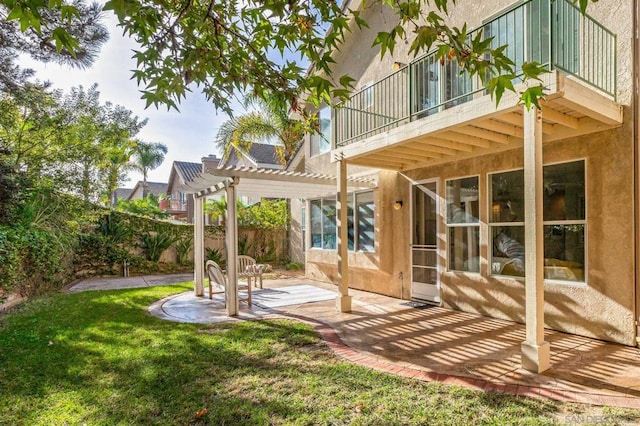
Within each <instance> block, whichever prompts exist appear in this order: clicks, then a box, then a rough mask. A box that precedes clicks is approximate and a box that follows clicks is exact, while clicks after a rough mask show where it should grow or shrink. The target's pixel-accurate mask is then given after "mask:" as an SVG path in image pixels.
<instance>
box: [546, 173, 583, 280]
mask: <svg viewBox="0 0 640 426" xmlns="http://www.w3.org/2000/svg"><path fill="white" fill-rule="evenodd" d="M585 193H586V192H585V166H584V161H574V162H571V163H562V164H553V165H549V166H545V167H544V214H543V217H544V276H545V278H548V279H558V280H565V281H584V277H585V274H584V269H585V268H584V267H585V234H586V227H587V221H586V202H585Z"/></svg>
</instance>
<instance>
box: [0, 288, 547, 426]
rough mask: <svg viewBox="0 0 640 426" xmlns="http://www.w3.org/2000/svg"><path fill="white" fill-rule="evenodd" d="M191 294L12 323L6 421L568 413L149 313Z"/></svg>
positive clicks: (289, 340)
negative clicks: (198, 414) (167, 300)
mask: <svg viewBox="0 0 640 426" xmlns="http://www.w3.org/2000/svg"><path fill="white" fill-rule="evenodd" d="M182 290H183V288H181V287H156V288H145V289H136V290H118V291H109V292H87V293H78V294H68V295H58V296H52V297H46V298H42V299H38V300H35V301H33V302H29V303H28V304H27V305H26V306H25V307H23V308H21V309H19V310H17V311H16V312H14V313H12V314H10V315H6V316H4V317H2V318H0V388H1V389H2V393H1V395H0V419H2V420H0V423H4V422H6V423H7V424H63V423H87V424H96V423H99V424H189V423H210V424H279V423H280V424H281V423H293V422H296V423H313V424H317V423H340V424H342V423H349V424H380V423H387V424H389V423H394V424H395V423H403V424H411V423H414V424H420V423H422V424H424V423H429V424H452V422H453V423H457V424H464V423H467V422H472V423H476V422H475V421H474V420H477V419H484V420H486V421H487V422H489V423H491V422H492V421H493V422H494V423H495V421H498V420H499V421H502V420H505V421H507V420H509V419H511V420H514V419H515V420H522V419H537V422H536V423H537V424H539V423H540V422H545V421H547V420H548V418H545V417H544V416H547V415H548V414H549V412H552V411H554V410H556V409H557V404H555V403H550V402H542V401H536V400H523V399H518V398H514V397H506V396H498V395H493V396H492V395H487V394H483V393H481V392H472V391H468V390H462V389H458V388H454V387H445V386H443V385H440V384H424V383H420V382H416V381H411V380H407V379H402V378H398V377H394V376H390V375H386V374H382V373H377V372H375V371H372V370H369V369H366V368H362V367H358V366H355V365H353V364H350V363H345V362H340V361H338V360H336V359H335V358H334V357H333V355H332V354H331V353H329V352H328V351H327V350H326V349H323V348H324V346H323V345H321V343H320V342H319V340H318V337H317V335H316V333H315V332H314V331H313V330H311V329H310V328H309V326H307V325H303V324H300V323H297V322H292V321H260V322H255V321H253V322H244V323H236V324H233V325H231V324H219V325H215V326H210V325H209V326H203V325H193V324H177V323H172V322H167V321H163V320H160V319H157V318H155V317H152V316H150V315H149V314H148V313H147V311H146V309H147V307H148V305H149V304H151V303H152V302H154V301H156V300H158V299H160V298H162V297H165V296H167V295H169V294H171V293H175V292H176V291H182ZM309 348H312V349H313V350H309ZM203 409H206V410H207V412H206V414H203V415H202V416H201V417H200V418H196V417H195V414H196V412H198V411H200V410H203ZM505 412H506V413H509V415H511V416H512V417H505ZM484 420H483V421H484Z"/></svg>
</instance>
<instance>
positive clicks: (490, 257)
mask: <svg viewBox="0 0 640 426" xmlns="http://www.w3.org/2000/svg"><path fill="white" fill-rule="evenodd" d="M517 171H522V172H523V176H522V179H523V188H524V168H523V167H516V168H512V169H504V170H498V171H495V172H488V173H487V232H488V233H487V236H488V239H487V251H488V256H487V261H488V265H487V266H488V267H487V271H488V275H489V276H490V277H500V278H510V279H515V280H520V281H524V278H525V277H524V273H523V275H522V276H520V275H508V274H500V273H494V272H493V233H492V229H493V228H494V227H505V226H513V227H522V228H523V229H524V226H525V221H524V218H523V220H522V221H517V222H493V221H492V217H493V216H492V214H493V199H492V197H493V187H492V179H491V176H493V175H497V174H503V173H512V172H517ZM523 199H524V193H523ZM523 201H524V200H523ZM522 210H523V212H524V205H523V207H522ZM523 245H524V244H523ZM525 247H526V246H525ZM525 258H526V254H525Z"/></svg>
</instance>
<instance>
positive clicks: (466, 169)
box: [192, 0, 640, 372]
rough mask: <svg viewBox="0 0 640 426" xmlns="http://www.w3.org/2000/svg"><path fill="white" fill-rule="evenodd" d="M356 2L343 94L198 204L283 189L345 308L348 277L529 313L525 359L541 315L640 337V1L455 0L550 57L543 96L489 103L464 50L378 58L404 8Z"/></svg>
mask: <svg viewBox="0 0 640 426" xmlns="http://www.w3.org/2000/svg"><path fill="white" fill-rule="evenodd" d="M348 7H350V8H351V9H361V16H362V17H363V18H364V19H365V20H366V21H367V22H368V23H369V28H365V29H362V30H360V29H357V28H355V25H354V28H353V31H352V32H350V33H348V34H347V41H346V43H345V45H343V46H342V47H341V49H340V51H339V52H338V53H336V55H335V57H334V60H335V64H334V70H333V71H334V73H335V75H343V74H349V75H350V76H351V77H353V78H354V79H355V86H356V91H355V92H354V93H353V94H352V97H351V99H350V101H349V102H348V103H347V104H346V105H344V106H342V107H339V108H330V107H329V106H324V107H322V108H321V109H320V110H319V111H318V113H319V118H320V132H319V133H318V134H312V135H308V136H307V137H306V139H305V142H304V145H303V147H302V149H301V151H300V152H299V154H298V155H297V156H296V158H294V161H292V162H291V164H290V165H289V168H288V169H287V170H285V171H282V172H277V173H274V172H272V171H269V170H258V171H255V172H251V171H249V170H245V169H232V168H230V169H224V170H220V169H219V170H213V169H212V168H207V167H205V173H203V175H201V177H200V178H199V179H198V180H197V182H195V184H194V185H193V187H192V188H193V191H194V192H195V193H196V200H197V203H199V206H200V207H197V209H198V208H201V205H202V199H203V197H206V196H207V194H210V193H215V192H219V191H223V190H226V191H227V194H230V195H231V196H233V197H235V194H236V192H237V193H239V194H240V193H242V185H243V182H245V185H246V191H248V192H250V191H252V190H254V191H258V190H262V191H263V192H273V193H278V194H280V196H282V197H287V198H290V199H292V203H291V206H292V221H293V223H292V234H291V241H292V244H291V246H292V247H293V248H294V249H293V251H292V253H291V256H292V258H293V259H300V260H304V262H305V265H306V274H307V275H308V277H310V278H314V279H318V280H323V281H327V282H333V283H335V284H337V291H338V294H337V298H336V307H337V309H338V310H340V311H342V312H348V311H350V310H351V297H350V295H349V289H350V288H354V289H360V290H366V291H370V292H376V293H381V294H385V295H389V296H392V297H396V298H401V299H415V300H417V301H422V302H425V303H433V304H438V305H441V306H444V307H447V308H451V309H456V310H461V311H466V312H475V313H479V314H482V315H486V316H490V317H495V318H501V319H507V320H512V321H516V322H520V323H525V324H526V341H525V342H523V344H522V365H523V366H524V367H525V368H527V369H529V370H533V371H537V372H541V371H544V370H545V369H547V368H548V367H549V343H548V342H545V340H544V328H545V327H548V328H551V329H554V330H559V331H564V332H568V333H573V334H578V335H583V336H588V337H593V338H597V339H602V340H607V341H612V342H618V343H621V344H624V345H636V344H638V329H637V320H638V318H639V313H640V285H639V277H640V273H639V268H640V261H639V260H638V254H639V253H640V250H639V248H640V243H639V238H638V229H639V228H640V226H639V225H640V219H639V217H640V213H639V212H640V206H639V204H638V198H637V194H638V182H639V181H640V179H639V178H640V172H639V170H638V167H639V165H640V161H638V158H639V157H638V156H639V153H640V149H639V147H638V123H639V122H640V121H639V119H638V105H637V102H638V97H637V96H634V93H637V92H638V87H639V86H638V75H639V73H638V67H639V66H640V65H639V61H638V57H637V53H638V42H637V39H635V38H634V36H635V34H634V19H633V16H634V13H636V11H637V10H636V8H635V2H634V1H623V0H610V1H609V0H607V1H601V2H598V3H590V4H589V8H588V13H589V14H588V15H587V16H584V15H582V14H581V13H580V11H579V10H578V8H577V7H576V6H575V5H573V4H572V2H571V1H568V0H555V1H552V0H531V1H524V2H512V1H509V0H497V1H495V2H457V3H456V4H455V5H453V4H450V18H451V23H452V24H453V25H459V26H461V25H462V24H463V23H464V22H466V23H467V24H468V25H469V27H470V28H476V29H482V31H483V34H484V36H485V37H493V41H492V43H495V45H496V46H498V45H505V44H508V45H509V47H508V49H507V54H508V55H509V56H510V57H511V58H512V59H513V60H514V62H515V63H516V64H521V63H523V62H525V61H537V62H540V63H543V64H546V65H547V67H548V69H549V70H550V72H549V73H546V74H544V75H543V76H542V81H543V84H544V86H545V88H546V89H545V94H546V96H545V98H544V100H543V101H542V103H541V109H539V110H538V109H536V108H532V109H527V108H525V107H524V106H523V105H522V104H520V103H519V102H518V97H517V95H516V94H512V93H507V94H505V95H504V97H503V98H502V100H501V102H500V103H499V104H498V105H496V103H495V100H494V99H491V97H490V96H489V95H488V94H487V92H486V91H485V89H484V87H482V85H481V84H480V83H479V82H478V81H476V79H471V78H469V77H468V76H467V75H466V74H465V73H464V72H461V70H460V69H458V67H457V65H456V63H455V62H451V61H446V62H445V63H444V64H441V63H440V61H437V60H434V56H433V55H432V54H431V53H427V54H425V55H422V56H419V57H416V58H414V57H413V56H412V55H409V53H408V49H409V45H404V44H402V43H399V44H398V45H396V49H395V51H394V52H393V55H390V54H387V55H386V56H385V57H384V58H382V59H380V51H379V48H370V47H368V46H372V45H373V40H374V38H375V36H376V34H377V32H378V31H389V30H390V29H391V28H393V27H394V26H395V25H397V18H395V17H394V15H393V14H392V13H391V11H390V10H389V9H387V8H386V6H384V5H381V4H378V3H376V4H367V7H366V8H364V7H363V5H362V2H360V1H358V0H354V1H351V2H348ZM207 173H209V174H208V175H207ZM211 176H214V177H211ZM216 179H222V180H216ZM332 183H333V185H334V186H333V191H330V190H329V188H330V186H331V185H332ZM314 186H315V188H316V190H315V192H314V190H313V188H314ZM321 193H322V194H321ZM319 194H321V195H319ZM231 213H233V212H231ZM231 216H233V214H232V215H231ZM229 231H231V233H230V234H231V235H232V236H233V227H229V228H228V232H229ZM198 233H199V231H198V226H196V234H195V237H196V238H195V244H196V251H195V252H196V253H197V252H200V251H201V246H202V243H201V241H200V242H198V238H199V237H198ZM229 241H230V243H229V244H228V246H229V247H231V248H232V247H234V244H233V241H232V239H231V240H229ZM296 241H297V243H296ZM233 257H234V256H233V252H231V254H230V259H231V260H232V259H233ZM198 268H200V269H198ZM201 268H202V267H201V265H199V262H198V261H196V274H195V277H196V284H195V287H196V294H198V295H200V294H202V276H203V271H202V269H201ZM230 268H231V270H233V268H232V267H230ZM230 282H233V279H232V278H230ZM230 293H231V294H233V288H231V289H230ZM231 301H233V300H231ZM227 306H228V309H229V314H230V315H233V314H234V313H235V312H237V309H236V306H237V301H236V303H235V304H233V303H228V304H227ZM425 332H427V331H425Z"/></svg>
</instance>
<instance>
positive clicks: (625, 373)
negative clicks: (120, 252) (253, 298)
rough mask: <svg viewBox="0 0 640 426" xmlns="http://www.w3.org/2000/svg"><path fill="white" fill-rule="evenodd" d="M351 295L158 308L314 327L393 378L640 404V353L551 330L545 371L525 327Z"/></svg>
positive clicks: (160, 312)
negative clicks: (534, 367)
mask: <svg viewBox="0 0 640 426" xmlns="http://www.w3.org/2000/svg"><path fill="white" fill-rule="evenodd" d="M264 284H265V285H264V287H265V288H264V290H256V293H255V294H259V293H260V292H261V291H269V289H272V290H273V289H278V290H279V289H285V288H287V287H291V286H300V285H307V286H313V287H316V288H319V289H323V290H327V291H335V287H334V286H333V285H331V284H327V283H321V282H318V281H312V280H308V279H305V278H289V279H271V280H265V282H264ZM350 295H352V297H353V301H352V306H351V311H350V312H339V311H337V310H336V309H335V307H334V303H335V302H334V301H333V300H322V301H315V302H310V303H302V304H294V305H286V306H281V307H278V308H275V309H265V308H264V307H260V306H257V305H254V306H252V307H248V306H246V305H242V306H241V308H240V309H239V310H238V312H237V315H236V316H234V317H229V316H228V315H227V312H226V310H225V307H224V300H223V298H222V297H221V296H220V295H217V296H216V297H214V299H213V300H209V299H208V298H206V297H205V298H199V297H196V296H195V295H194V293H193V292H188V293H183V294H181V295H177V296H172V297H170V298H167V299H164V300H160V301H158V302H157V303H155V304H154V305H152V306H151V307H150V312H151V313H152V314H153V315H156V316H158V317H161V318H164V319H168V320H171V321H182V322H199V323H221V322H228V321H241V320H257V319H269V318H280V317H285V318H291V319H295V320H301V321H304V322H308V323H310V324H312V325H314V326H315V328H316V330H317V331H318V332H320V334H321V335H322V337H323V339H324V340H325V342H326V344H327V345H328V346H329V347H330V348H331V349H332V350H333V351H334V352H335V353H336V354H337V355H338V356H341V357H343V358H346V359H347V360H350V361H353V362H356V363H358V364H362V365H365V366H368V367H371V368H374V369H377V370H381V371H386V372H389V373H392V374H398V375H403V376H406V377H412V378H415V379H417V380H424V381H440V382H444V383H450V384H457V385H461V386H464V387H468V388H473V389H482V390H486V391H492V392H500V393H507V394H512V395H521V396H529V397H547V398H552V399H556V400H562V401H574V402H581V403H589V404H594V405H609V406H619V407H627V408H640V350H639V349H638V348H632V347H627V346H623V345H618V344H614V343H607V342H602V341H598V340H594V339H589V338H585V337H580V336H574V335H569V334H565V333H560V332H555V331H550V330H546V331H545V340H546V341H548V342H551V343H552V345H551V354H550V355H551V368H550V369H548V370H547V371H545V372H544V373H542V374H536V373H533V372H530V371H527V370H525V369H523V368H522V367H521V365H520V344H521V342H522V340H524V338H525V326H524V325H522V324H517V323H513V322H510V321H503V320H497V319H492V318H487V317H483V316H481V315H477V314H470V313H464V312H458V311H452V310H448V309H444V308H440V307H435V306H428V305H421V304H415V303H414V302H407V301H404V300H399V299H394V298H391V297H387V296H382V295H378V294H373V293H368V292H363V291H358V290H351V291H350Z"/></svg>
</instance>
